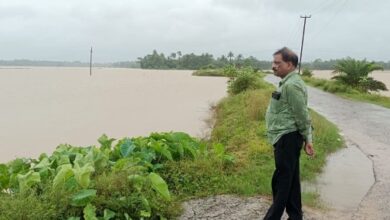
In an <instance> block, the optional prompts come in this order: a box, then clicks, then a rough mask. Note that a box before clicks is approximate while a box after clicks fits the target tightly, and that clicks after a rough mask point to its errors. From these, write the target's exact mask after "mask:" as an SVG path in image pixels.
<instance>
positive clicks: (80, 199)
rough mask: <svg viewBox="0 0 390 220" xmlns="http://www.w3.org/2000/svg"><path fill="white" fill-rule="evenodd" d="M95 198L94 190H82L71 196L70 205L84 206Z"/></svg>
mask: <svg viewBox="0 0 390 220" xmlns="http://www.w3.org/2000/svg"><path fill="white" fill-rule="evenodd" d="M95 197H96V190H94V189H83V190H81V191H79V192H77V193H76V194H74V195H73V196H72V200H71V202H70V204H71V205H73V206H77V207H83V206H86V205H87V204H88V203H90V202H91V201H92V200H93V199H94V198H95Z"/></svg>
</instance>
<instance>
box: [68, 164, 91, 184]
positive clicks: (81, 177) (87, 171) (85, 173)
mask: <svg viewBox="0 0 390 220" xmlns="http://www.w3.org/2000/svg"><path fill="white" fill-rule="evenodd" d="M94 171H95V169H94V168H93V166H92V165H91V164H89V163H88V164H85V165H84V166H83V167H80V166H79V164H78V163H76V164H75V165H74V168H73V173H74V177H75V179H76V181H77V183H78V184H79V185H80V186H81V187H82V188H84V189H86V188H88V186H89V183H90V182H91V174H92V173H93V172H94Z"/></svg>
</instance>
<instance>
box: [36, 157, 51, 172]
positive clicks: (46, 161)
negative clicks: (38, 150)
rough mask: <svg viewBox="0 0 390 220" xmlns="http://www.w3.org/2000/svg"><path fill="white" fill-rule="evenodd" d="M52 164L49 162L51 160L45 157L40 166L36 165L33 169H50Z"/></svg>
mask: <svg viewBox="0 0 390 220" xmlns="http://www.w3.org/2000/svg"><path fill="white" fill-rule="evenodd" d="M50 165H51V163H50V161H49V158H47V157H45V158H43V159H42V160H41V161H40V162H39V163H38V164H36V165H35V166H33V169H34V170H35V169H38V170H40V169H45V168H48V167H50Z"/></svg>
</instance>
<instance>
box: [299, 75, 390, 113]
mask: <svg viewBox="0 0 390 220" xmlns="http://www.w3.org/2000/svg"><path fill="white" fill-rule="evenodd" d="M302 78H303V80H304V81H305V82H306V83H307V84H308V85H311V86H313V87H316V88H320V89H322V90H324V91H326V92H330V93H333V94H336V95H338V96H341V97H343V98H347V99H350V100H355V101H360V102H368V103H372V104H376V105H380V106H383V107H386V108H390V97H386V96H382V95H379V94H375V93H364V92H360V91H359V90H356V89H354V88H352V87H349V86H347V85H343V84H341V83H339V82H336V81H335V80H326V79H318V78H313V77H302Z"/></svg>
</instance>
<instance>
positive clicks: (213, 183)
mask: <svg viewBox="0 0 390 220" xmlns="http://www.w3.org/2000/svg"><path fill="white" fill-rule="evenodd" d="M208 72H209V70H200V71H197V72H195V73H194V75H206V74H207V73H208ZM212 74H213V75H219V76H224V75H225V74H224V73H223V72H222V71H221V70H212ZM261 82H262V83H261V85H262V86H261V88H260V89H257V90H250V91H246V92H244V93H240V94H237V95H229V96H228V97H226V98H224V99H223V100H221V102H220V103H219V104H218V105H217V106H216V107H215V119H216V123H215V127H214V129H213V132H212V135H211V142H213V143H222V144H224V145H225V146H226V150H227V152H229V153H231V154H232V155H234V156H235V157H236V162H235V163H234V164H230V165H219V166H216V165H215V164H214V162H213V161H194V162H185V161H181V162H179V165H177V163H175V164H170V165H169V166H168V168H167V170H168V172H166V174H167V176H166V177H167V178H168V179H170V180H171V181H173V182H180V181H182V182H185V184H184V185H181V184H174V185H175V186H179V188H173V189H172V190H174V191H175V192H176V194H178V195H180V197H181V198H183V199H184V198H189V197H198V196H207V195H212V194H226V193H230V194H238V195H246V196H250V195H256V194H263V195H269V194H270V193H271V188H270V181H271V176H272V172H273V169H274V161H273V150H272V147H271V146H270V145H269V144H268V142H267V139H266V129H265V121H264V115H265V111H266V108H267V105H268V102H269V97H270V96H271V93H272V91H273V90H274V87H273V86H272V85H270V84H268V83H266V82H265V81H263V80H262V79H261ZM311 116H312V120H313V126H314V127H315V131H314V144H315V148H316V152H317V155H316V159H315V160H310V159H309V158H308V157H306V156H302V161H301V163H302V168H301V169H302V172H301V175H302V180H307V181H310V180H313V179H314V178H315V176H316V175H317V174H318V173H319V172H320V171H321V169H322V167H323V166H324V164H325V161H326V156H327V155H328V154H329V153H330V152H334V151H335V150H336V149H338V148H340V147H341V146H342V145H343V142H342V140H341V137H340V136H339V134H338V130H337V128H336V127H335V126H334V125H333V124H331V123H330V122H328V121H327V120H326V119H325V118H323V117H322V116H320V115H319V114H317V113H315V112H313V111H311ZM183 186H184V187H183ZM313 196H315V195H313V194H310V193H309V194H305V195H304V200H305V201H306V203H307V204H308V203H311V204H309V205H314V204H313V203H314V202H317V201H315V200H313Z"/></svg>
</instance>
